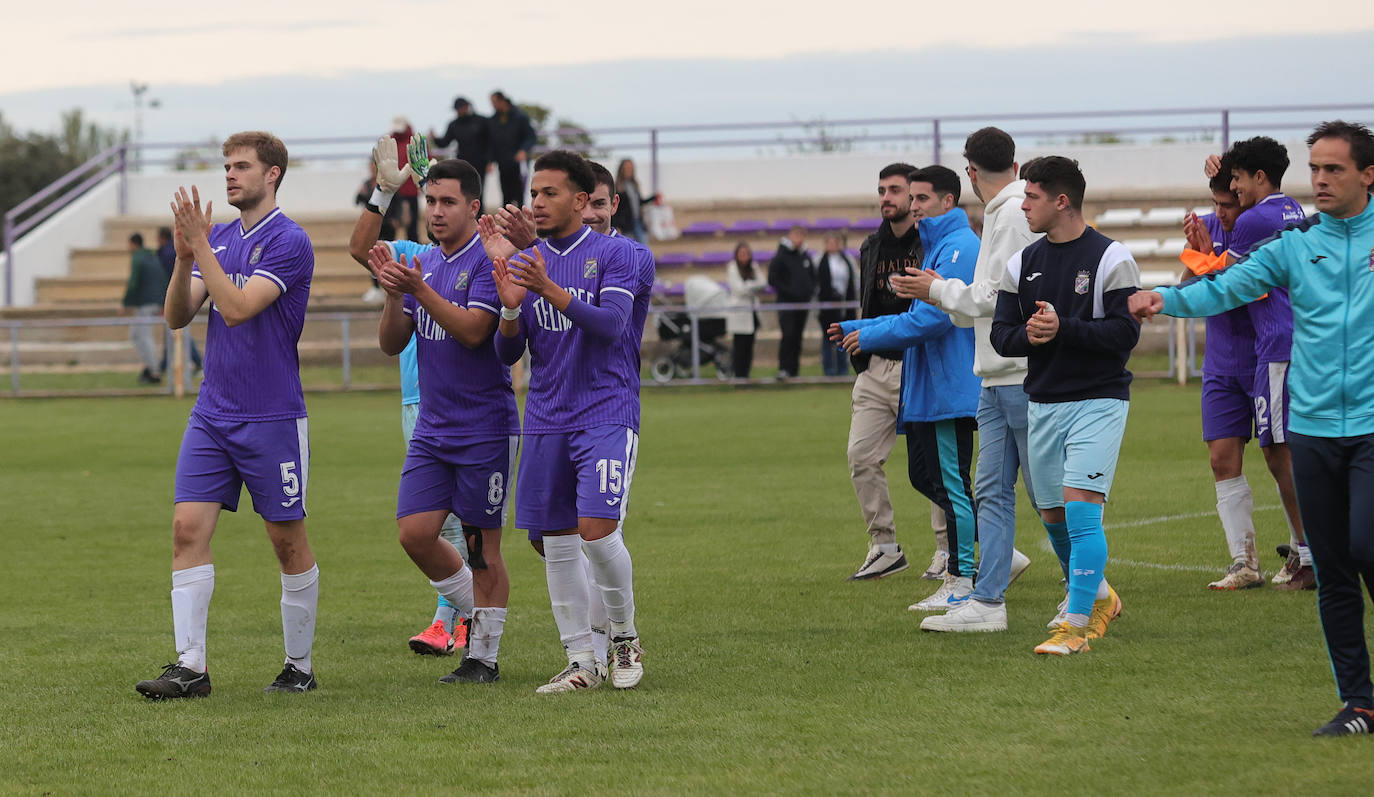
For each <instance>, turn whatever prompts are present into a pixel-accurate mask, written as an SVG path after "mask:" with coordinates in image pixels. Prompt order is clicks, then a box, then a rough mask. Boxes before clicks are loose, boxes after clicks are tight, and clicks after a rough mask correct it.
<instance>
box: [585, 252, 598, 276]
mask: <svg viewBox="0 0 1374 797" xmlns="http://www.w3.org/2000/svg"><path fill="white" fill-rule="evenodd" d="M582 276H584V277H587V278H588V279H590V278H592V277H595V276H596V258H594V257H589V258H587V262H586V264H584V265H583V267H582Z"/></svg>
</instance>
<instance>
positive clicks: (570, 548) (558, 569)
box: [544, 534, 594, 666]
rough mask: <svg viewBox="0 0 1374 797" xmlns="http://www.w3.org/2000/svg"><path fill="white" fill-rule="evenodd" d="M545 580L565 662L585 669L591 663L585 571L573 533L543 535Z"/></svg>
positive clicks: (590, 631) (578, 541)
mask: <svg viewBox="0 0 1374 797" xmlns="http://www.w3.org/2000/svg"><path fill="white" fill-rule="evenodd" d="M544 562H545V564H544V577H545V580H547V581H548V584H549V605H550V606H551V607H552V608H553V621H554V622H555V623H556V624H557V625H558V638H559V640H560V641H561V642H562V643H563V649H564V650H565V651H567V653H568V661H569V662H570V663H571V662H578V663H580V664H582V665H584V666H586V665H590V664H591V663H592V661H593V657H594V654H593V653H592V628H591V623H590V622H589V621H588V618H587V612H588V609H587V606H588V594H587V593H588V590H587V570H586V568H584V567H583V565H582V538H581V537H579V536H577V535H576V534H558V535H545V537H544Z"/></svg>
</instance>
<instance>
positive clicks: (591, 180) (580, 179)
mask: <svg viewBox="0 0 1374 797" xmlns="http://www.w3.org/2000/svg"><path fill="white" fill-rule="evenodd" d="M534 170H535V171H536V172H546V171H556V172H563V173H564V174H566V175H568V182H570V183H572V184H573V185H574V186H576V188H577V190H578V191H585V192H586V193H588V194H590V193H591V192H593V191H595V190H596V175H594V174H593V173H592V167H591V166H588V165H587V159H586V158H584V157H582V156H581V155H578V154H577V153H576V152H571V151H569V150H566V149H556V150H554V151H552V152H546V153H544V154H543V155H540V156H539V159H538V160H536V161H535V162H534Z"/></svg>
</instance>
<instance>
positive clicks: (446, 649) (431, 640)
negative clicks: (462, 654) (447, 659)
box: [410, 620, 467, 656]
mask: <svg viewBox="0 0 1374 797" xmlns="http://www.w3.org/2000/svg"><path fill="white" fill-rule="evenodd" d="M463 636H464V641H465V642H466V641H467V640H466V636H467V634H466V633H465V634H464V635H463ZM454 647H455V644H454V640H453V634H450V633H449V632H448V631H447V630H445V629H444V624H443V622H441V621H439V620H435V621H434V624H433V625H431V626H430V627H429V628H426V629H425V630H423V631H421V632H420V633H418V634H416V635H415V636H413V637H411V638H410V649H411V650H413V651H415V652H416V653H419V654H420V655H421V656H452V655H453V648H454Z"/></svg>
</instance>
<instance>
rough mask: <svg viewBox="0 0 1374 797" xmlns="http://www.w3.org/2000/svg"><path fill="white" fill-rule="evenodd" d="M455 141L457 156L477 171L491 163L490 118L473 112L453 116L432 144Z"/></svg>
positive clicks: (439, 144) (441, 144)
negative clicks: (445, 128) (456, 143)
mask: <svg viewBox="0 0 1374 797" xmlns="http://www.w3.org/2000/svg"><path fill="white" fill-rule="evenodd" d="M455 141H456V142H458V157H460V158H462V159H463V160H465V161H467V162H468V163H470V164H472V165H473V166H475V167H477V171H478V172H481V171H482V169H483V168H485V167H486V165H487V164H488V163H491V120H489V119H487V117H485V116H479V115H478V114H475V113H470V114H468V115H467V116H457V117H454V119H453V121H452V122H449V123H448V129H447V130H445V131H444V134H443V135H442V136H438V137H436V138H435V139H434V146H436V147H447V146H448V145H449V144H452V143H454V142H455ZM514 154H515V153H513V152H512V153H511V155H512V156H514Z"/></svg>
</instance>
